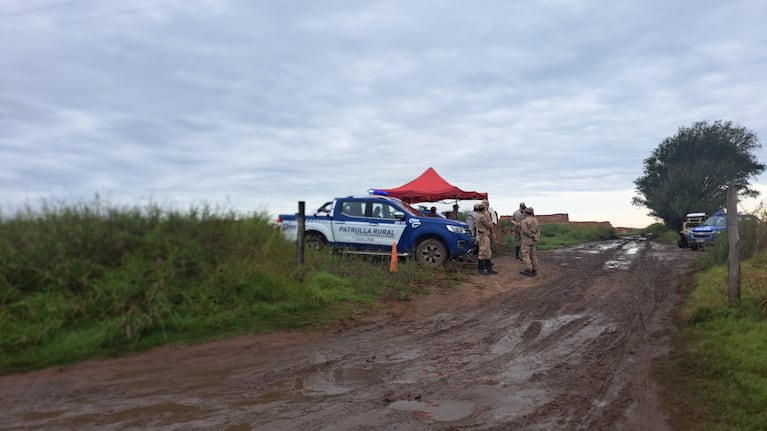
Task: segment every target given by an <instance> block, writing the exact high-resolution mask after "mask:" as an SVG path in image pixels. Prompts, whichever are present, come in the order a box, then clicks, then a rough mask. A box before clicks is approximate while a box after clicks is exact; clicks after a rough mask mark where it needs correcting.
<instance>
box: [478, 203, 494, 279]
mask: <svg viewBox="0 0 767 431" xmlns="http://www.w3.org/2000/svg"><path fill="white" fill-rule="evenodd" d="M476 208H477V211H476V213H477V215H476V219H475V220H474V227H475V229H476V230H477V244H478V245H479V256H478V258H479V260H478V263H477V269H478V270H479V273H480V274H482V275H490V274H498V272H497V271H494V270H493V266H492V263H491V262H490V259H492V257H493V250H492V249H491V248H490V241H491V238H492V236H493V220H492V218H491V217H490V213H489V212H488V211H487V206H486V205H485V204H484V203H482V204H478V206H476Z"/></svg>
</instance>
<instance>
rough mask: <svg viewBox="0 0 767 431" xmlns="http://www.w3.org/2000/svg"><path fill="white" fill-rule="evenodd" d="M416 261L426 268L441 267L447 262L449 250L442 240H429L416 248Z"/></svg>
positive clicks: (420, 243)
mask: <svg viewBox="0 0 767 431" xmlns="http://www.w3.org/2000/svg"><path fill="white" fill-rule="evenodd" d="M415 256H416V259H417V260H418V261H419V262H421V263H422V264H424V265H426V266H434V267H436V266H440V265H442V264H443V263H445V261H446V260H447V249H446V248H445V245H444V244H442V242H441V241H440V240H437V239H434V238H427V239H425V240H423V241H421V242H419V243H418V245H417V246H416V247H415Z"/></svg>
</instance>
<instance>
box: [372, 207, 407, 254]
mask: <svg viewBox="0 0 767 431" xmlns="http://www.w3.org/2000/svg"><path fill="white" fill-rule="evenodd" d="M368 205H369V206H370V218H369V219H368V221H369V225H370V227H371V228H372V229H373V235H372V237H373V242H374V243H375V244H376V245H378V246H379V247H380V248H383V249H386V250H391V245H392V243H393V242H394V241H397V242H399V240H400V237H402V233H403V232H404V231H405V228H407V224H406V223H405V220H403V219H402V218H400V219H397V217H395V214H396V213H397V212H399V213H400V214H402V211H401V210H398V209H397V208H395V207H393V206H391V205H390V204H389V203H387V202H381V201H373V202H369V203H368Z"/></svg>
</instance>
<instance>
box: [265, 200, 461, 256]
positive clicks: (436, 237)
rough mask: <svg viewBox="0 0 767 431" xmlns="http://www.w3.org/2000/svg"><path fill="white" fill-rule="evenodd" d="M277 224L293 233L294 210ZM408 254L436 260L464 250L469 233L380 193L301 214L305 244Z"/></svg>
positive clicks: (293, 235) (357, 251)
mask: <svg viewBox="0 0 767 431" xmlns="http://www.w3.org/2000/svg"><path fill="white" fill-rule="evenodd" d="M277 226H278V227H279V229H280V230H281V231H282V233H283V234H284V235H285V237H286V238H287V239H289V240H293V241H295V240H296V239H297V238H298V215H297V214H280V215H278V216H277ZM395 242H396V244H397V248H396V250H397V255H398V256H402V257H407V256H414V257H415V258H416V260H418V261H419V262H421V263H423V264H425V265H427V266H439V265H442V264H443V263H445V262H446V261H448V260H450V259H455V258H458V257H461V256H464V255H466V254H467V253H469V252H470V251H471V249H472V247H473V245H474V236H473V235H472V234H471V231H470V230H469V227H468V226H467V225H466V223H463V222H460V221H458V220H450V219H446V218H442V217H428V216H426V215H424V214H423V213H421V211H419V210H418V209H415V208H413V207H411V206H410V205H408V204H406V203H404V202H402V201H400V200H399V199H397V198H392V197H386V196H376V195H371V196H364V197H354V196H349V197H343V198H336V199H334V200H333V201H331V202H327V203H325V204H324V205H322V206H321V207H320V208H319V209H318V210H317V211H315V213H314V214H313V215H311V216H309V215H307V216H306V219H305V244H306V246H307V247H312V248H315V249H320V248H323V247H332V248H334V249H335V250H338V251H340V252H344V253H355V254H371V255H385V256H388V255H390V254H391V252H392V244H393V243H395Z"/></svg>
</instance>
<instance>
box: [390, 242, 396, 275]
mask: <svg viewBox="0 0 767 431" xmlns="http://www.w3.org/2000/svg"><path fill="white" fill-rule="evenodd" d="M389 272H397V241H394V242H393V243H392V244H391V263H390V264H389Z"/></svg>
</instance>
